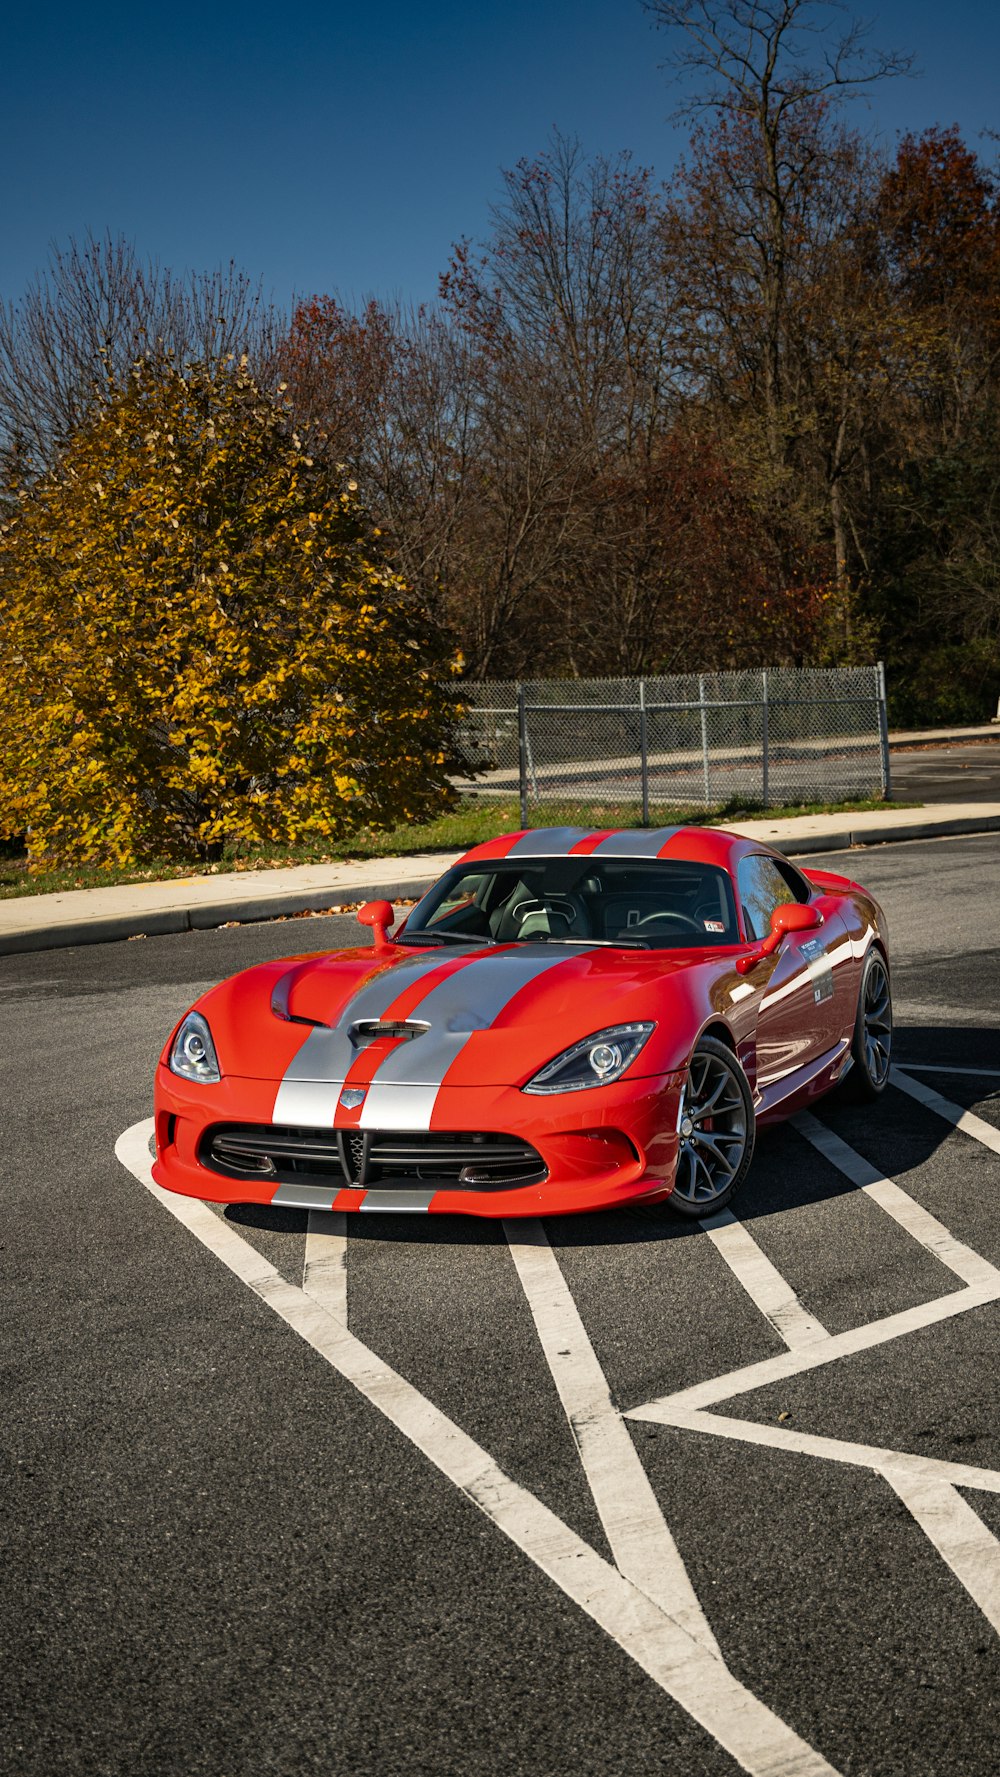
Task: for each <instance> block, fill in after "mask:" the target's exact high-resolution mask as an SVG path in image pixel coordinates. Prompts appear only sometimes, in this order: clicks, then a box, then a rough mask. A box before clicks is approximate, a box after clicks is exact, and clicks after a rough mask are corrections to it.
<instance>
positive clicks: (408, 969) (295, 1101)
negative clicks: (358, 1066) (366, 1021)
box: [273, 950, 447, 1129]
mask: <svg viewBox="0 0 1000 1777" xmlns="http://www.w3.org/2000/svg"><path fill="white" fill-rule="evenodd" d="M446 960H447V959H446V958H445V957H444V956H442V954H441V952H440V950H434V951H432V952H431V953H430V955H428V954H427V953H426V952H424V953H422V954H421V955H420V956H408V957H406V958H405V959H404V960H403V961H402V962H397V963H393V964H391V965H390V967H389V968H386V969H383V970H382V971H381V972H380V973H379V974H378V975H376V977H375V979H374V980H373V981H369V982H368V983H367V985H366V986H365V987H363V988H362V989H361V991H360V992H359V993H356V994H355V995H354V997H353V998H352V999H350V1000H349V1001H348V1003H347V1005H346V1006H345V1007H344V1009H343V1011H342V1012H341V1015H340V1018H339V1019H338V1021H337V1023H336V1024H335V1025H334V1027H333V1029H332V1030H325V1029H320V1030H311V1031H310V1032H309V1035H308V1036H307V1038H306V1040H305V1042H304V1043H303V1045H302V1047H301V1049H300V1050H299V1051H298V1053H297V1054H296V1055H295V1056H294V1057H293V1058H292V1060H291V1062H290V1063H289V1065H288V1067H287V1068H286V1070H285V1074H284V1078H283V1079H282V1082H281V1085H280V1086H279V1088H278V1096H277V1098H276V1099H275V1101H274V1111H273V1118H274V1121H275V1123H293V1124H296V1125H298V1126H301V1127H303V1128H306V1129H328V1128H330V1127H331V1126H332V1124H333V1113H334V1109H335V1108H336V1103H337V1095H336V1093H334V1094H333V1095H332V1096H331V1092H330V1088H331V1085H334V1086H337V1087H338V1088H339V1087H340V1086H342V1085H343V1083H344V1080H345V1079H346V1077H347V1070H348V1068H349V1067H350V1065H351V1062H352V1061H353V1060H354V1058H355V1056H356V1055H357V1050H356V1049H355V1047H354V1044H353V1043H352V1042H351V1038H350V1027H351V1025H352V1024H354V1023H356V1022H357V1020H358V1019H361V1018H374V1019H378V1018H383V1017H384V1016H385V1014H386V1012H387V1011H388V1009H389V1007H390V1006H391V1005H392V1004H393V1003H394V1001H395V1000H397V999H398V998H399V996H400V994H401V993H404V992H405V991H406V989H407V988H409V987H412V986H413V985H414V983H415V982H418V981H420V980H421V979H422V978H423V977H424V976H425V975H432V974H433V973H434V972H435V971H436V970H437V969H439V968H440V967H441V964H442V963H443V962H444V961H446Z"/></svg>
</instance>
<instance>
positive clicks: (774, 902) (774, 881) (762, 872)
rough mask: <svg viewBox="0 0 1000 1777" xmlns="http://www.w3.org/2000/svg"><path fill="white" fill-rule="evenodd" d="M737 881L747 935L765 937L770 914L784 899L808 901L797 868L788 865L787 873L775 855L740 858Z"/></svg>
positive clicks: (806, 891) (769, 924)
mask: <svg viewBox="0 0 1000 1777" xmlns="http://www.w3.org/2000/svg"><path fill="white" fill-rule="evenodd" d="M737 881H738V883H739V890H740V900H741V902H742V903H743V917H744V919H745V920H746V926H747V936H748V937H749V938H766V937H767V934H768V932H769V931H770V930H771V915H772V913H773V912H774V909H775V908H776V907H780V906H781V905H782V903H783V902H785V901H802V900H808V889H806V887H805V884H804V883H803V881H802V878H801V877H800V876H799V874H798V871H797V870H792V869H791V868H790V867H789V871H788V874H787V875H786V874H785V872H784V871H783V870H782V869H781V867H780V866H779V865H778V863H777V862H776V860H775V859H774V858H765V857H761V856H755V857H749V858H741V859H740V863H739V869H738V871H737ZM803 889H805V893H803V892H802V891H803Z"/></svg>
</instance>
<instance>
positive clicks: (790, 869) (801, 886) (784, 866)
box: [772, 858, 812, 902]
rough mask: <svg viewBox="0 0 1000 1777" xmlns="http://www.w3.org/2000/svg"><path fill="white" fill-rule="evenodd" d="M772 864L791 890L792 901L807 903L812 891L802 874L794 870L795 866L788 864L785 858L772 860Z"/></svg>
mask: <svg viewBox="0 0 1000 1777" xmlns="http://www.w3.org/2000/svg"><path fill="white" fill-rule="evenodd" d="M772 862H773V864H774V865H775V868H776V869H777V870H779V871H780V873H781V875H782V876H783V877H784V879H785V881H786V882H787V884H788V886H789V888H790V889H791V891H792V900H793V901H802V902H805V901H808V900H809V899H810V897H811V895H812V889H811V888H810V886H809V884H808V883H807V881H806V879H805V877H804V876H803V875H802V872H801V871H800V870H796V868H795V865H794V864H790V863H789V862H788V859H787V858H774V859H772Z"/></svg>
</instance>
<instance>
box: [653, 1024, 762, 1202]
mask: <svg viewBox="0 0 1000 1777" xmlns="http://www.w3.org/2000/svg"><path fill="white" fill-rule="evenodd" d="M755 1134H756V1125H755V1120H754V1109H753V1098H752V1096H751V1093H750V1087H749V1084H748V1082H747V1077H746V1074H745V1073H744V1072H743V1069H742V1068H741V1066H740V1064H739V1061H738V1060H737V1058H736V1056H735V1055H734V1054H733V1052H732V1050H731V1049H730V1048H728V1047H727V1046H726V1044H725V1043H722V1042H720V1041H719V1039H718V1037H702V1039H701V1042H700V1043H699V1044H698V1047H697V1048H696V1050H695V1052H694V1054H693V1055H692V1057H691V1064H690V1067H689V1068H688V1077H687V1081H686V1083H685V1086H684V1091H683V1094H682V1096H681V1108H680V1119H679V1122H678V1135H679V1138H680V1145H679V1148H678V1153H677V1173H676V1178H675V1183H674V1189H673V1194H672V1196H671V1197H669V1198H668V1199H667V1203H668V1207H669V1208H670V1209H672V1210H673V1211H674V1212H675V1214H677V1215H682V1216H711V1215H714V1214H715V1213H716V1211H717V1210H720V1209H725V1207H726V1205H727V1204H728V1203H731V1202H732V1199H733V1198H734V1197H735V1195H736V1193H737V1191H738V1190H739V1188H740V1186H741V1185H742V1183H743V1180H744V1179H745V1178H746V1175H747V1173H748V1172H749V1170H750V1162H751V1160H752V1159H753V1149H754V1138H755Z"/></svg>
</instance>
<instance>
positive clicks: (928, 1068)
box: [906, 1061, 1000, 1080]
mask: <svg viewBox="0 0 1000 1777" xmlns="http://www.w3.org/2000/svg"><path fill="white" fill-rule="evenodd" d="M906 1072H907V1073H908V1074H968V1075H969V1076H970V1077H971V1078H972V1079H974V1080H978V1079H987V1080H1000V1067H955V1066H954V1065H953V1064H952V1063H951V1062H943V1061H908V1062H907V1063H906Z"/></svg>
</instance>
